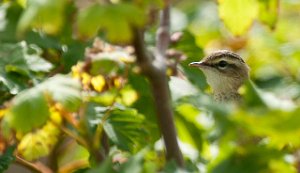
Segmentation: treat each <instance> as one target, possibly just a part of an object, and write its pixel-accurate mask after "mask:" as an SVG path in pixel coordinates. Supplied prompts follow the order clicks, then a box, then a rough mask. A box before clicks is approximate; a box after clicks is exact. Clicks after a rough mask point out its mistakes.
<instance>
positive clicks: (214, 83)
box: [189, 50, 249, 102]
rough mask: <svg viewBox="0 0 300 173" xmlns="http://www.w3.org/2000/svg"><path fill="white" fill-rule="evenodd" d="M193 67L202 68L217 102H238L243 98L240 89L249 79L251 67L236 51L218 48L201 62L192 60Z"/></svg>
mask: <svg viewBox="0 0 300 173" xmlns="http://www.w3.org/2000/svg"><path fill="white" fill-rule="evenodd" d="M189 65H190V66H192V67H198V68H200V69H201V70H202V71H203V73H204V75H205V77H206V81H207V83H208V84H209V85H210V86H211V88H212V90H213V96H214V100H215V101H217V102H230V101H233V102H237V101H240V100H241V96H240V94H239V93H238V89H239V88H240V87H241V85H242V84H243V83H244V82H245V81H246V80H248V79H249V67H248V65H247V64H246V63H245V61H244V60H243V59H242V58H241V57H240V56H239V55H238V54H236V53H233V52H231V51H228V50H218V51H215V52H213V53H212V54H210V55H209V56H207V57H205V58H204V59H203V60H202V61H200V62H192V63H190V64H189Z"/></svg>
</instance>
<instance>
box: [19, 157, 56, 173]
mask: <svg viewBox="0 0 300 173" xmlns="http://www.w3.org/2000/svg"><path fill="white" fill-rule="evenodd" d="M15 157H16V162H17V163H18V164H20V165H22V166H24V167H26V168H28V169H29V170H31V171H33V172H40V173H53V171H52V170H51V169H50V168H48V167H47V166H46V165H44V164H43V163H41V162H35V163H32V162H29V161H27V160H25V159H23V158H21V157H20V156H17V155H16V156H15Z"/></svg>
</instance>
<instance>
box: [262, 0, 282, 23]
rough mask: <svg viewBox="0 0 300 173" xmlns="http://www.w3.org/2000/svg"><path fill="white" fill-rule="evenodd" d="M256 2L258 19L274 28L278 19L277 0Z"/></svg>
mask: <svg viewBox="0 0 300 173" xmlns="http://www.w3.org/2000/svg"><path fill="white" fill-rule="evenodd" d="M258 2H259V20H260V21H261V22H262V23H265V24H266V25H268V26H269V27H270V28H271V29H274V28H275V25H276V22H277V19H278V11H279V0H258Z"/></svg>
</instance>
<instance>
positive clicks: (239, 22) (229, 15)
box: [218, 0, 259, 35]
mask: <svg viewBox="0 0 300 173" xmlns="http://www.w3.org/2000/svg"><path fill="white" fill-rule="evenodd" d="M218 2H219V6H218V8H219V16H220V18H221V19H222V20H223V22H224V24H225V26H226V27H227V28H228V29H229V30H230V31H231V32H232V33H233V34H234V35H242V34H244V33H245V32H246V31H247V29H249V28H250V26H251V25H252V23H253V21H254V19H255V18H256V17H257V15H258V10H259V6H258V3H257V1H256V0H247V1H244V0H219V1H218Z"/></svg>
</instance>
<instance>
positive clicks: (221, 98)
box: [214, 91, 241, 102]
mask: <svg viewBox="0 0 300 173" xmlns="http://www.w3.org/2000/svg"><path fill="white" fill-rule="evenodd" d="M214 100H215V101H217V102H237V101H240V100H241V95H240V94H239V93H238V92H237V91H229V92H216V93H214Z"/></svg>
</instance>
